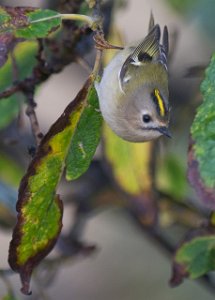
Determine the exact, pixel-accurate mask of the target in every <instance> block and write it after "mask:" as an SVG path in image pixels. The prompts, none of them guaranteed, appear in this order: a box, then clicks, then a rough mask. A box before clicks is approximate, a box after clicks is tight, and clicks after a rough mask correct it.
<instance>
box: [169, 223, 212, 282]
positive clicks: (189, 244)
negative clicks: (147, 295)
mask: <svg viewBox="0 0 215 300" xmlns="http://www.w3.org/2000/svg"><path fill="white" fill-rule="evenodd" d="M214 255H215V235H214V229H212V228H202V229H197V230H194V231H191V232H190V233H189V234H188V236H187V237H186V238H185V239H184V241H183V242H182V243H181V245H180V247H179V248H178V249H177V251H176V253H175V256H174V262H173V272H172V278H171V280H170V284H171V285H172V286H176V285H179V284H180V283H181V282H182V281H183V279H184V278H186V277H189V278H191V279H196V278H199V277H201V276H202V275H204V274H206V273H208V272H209V271H213V270H215V259H214Z"/></svg>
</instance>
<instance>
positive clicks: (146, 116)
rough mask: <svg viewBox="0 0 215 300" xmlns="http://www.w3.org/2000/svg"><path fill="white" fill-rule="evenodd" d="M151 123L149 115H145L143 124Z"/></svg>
mask: <svg viewBox="0 0 215 300" xmlns="http://www.w3.org/2000/svg"><path fill="white" fill-rule="evenodd" d="M150 121H151V117H150V115H148V114H146V115H143V122H144V123H149V122H150Z"/></svg>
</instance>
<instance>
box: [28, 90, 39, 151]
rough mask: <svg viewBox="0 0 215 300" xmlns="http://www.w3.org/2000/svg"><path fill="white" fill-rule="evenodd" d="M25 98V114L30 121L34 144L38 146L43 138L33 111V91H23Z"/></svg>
mask: <svg viewBox="0 0 215 300" xmlns="http://www.w3.org/2000/svg"><path fill="white" fill-rule="evenodd" d="M25 95H26V98H27V109H26V115H27V116H28V117H29V120H30V123H31V130H32V133H33V135H34V138H35V142H36V145H37V146H38V145H39V144H40V142H41V139H42V138H43V134H42V133H41V131H40V127H39V123H38V119H37V115H36V113H35V110H34V109H35V107H36V103H35V102H34V93H33V92H32V91H29V92H26V93H25Z"/></svg>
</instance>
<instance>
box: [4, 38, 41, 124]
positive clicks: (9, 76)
mask: <svg viewBox="0 0 215 300" xmlns="http://www.w3.org/2000/svg"><path fill="white" fill-rule="evenodd" d="M37 49H38V47H37V42H24V43H20V44H18V45H17V46H16V48H15V50H14V57H15V60H16V65H17V72H18V76H19V80H22V79H24V78H26V77H27V76H29V75H30V74H31V73H32V69H33V67H34V66H35V64H36V58H35V55H36V53H37ZM0 78H1V81H0V92H3V91H4V90H6V89H8V88H10V87H11V86H12V85H13V66H12V60H11V58H9V59H8V60H7V62H6V64H5V65H4V66H3V67H2V68H1V69H0ZM22 100H23V96H21V95H20V94H14V95H13V96H11V97H9V98H7V99H4V98H3V99H0V128H3V127H5V126H7V125H8V124H10V122H11V121H12V120H13V119H14V118H15V117H16V116H17V114H18V112H19V108H20V104H21V101H22Z"/></svg>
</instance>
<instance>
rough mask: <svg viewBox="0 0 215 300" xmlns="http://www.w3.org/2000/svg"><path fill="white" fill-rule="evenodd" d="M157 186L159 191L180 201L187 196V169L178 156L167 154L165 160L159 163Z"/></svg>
mask: <svg viewBox="0 0 215 300" xmlns="http://www.w3.org/2000/svg"><path fill="white" fill-rule="evenodd" d="M156 186H157V188H158V190H159V191H162V192H164V193H166V194H169V195H171V196H172V197H174V198H176V199H178V200H179V199H183V198H184V197H185V196H186V194H187V180H186V168H185V166H184V164H183V161H182V160H181V159H180V158H179V157H178V156H176V155H173V154H171V153H167V154H166V155H165V156H164V158H163V159H160V160H159V161H158V164H157V170H156Z"/></svg>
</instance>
